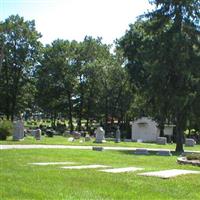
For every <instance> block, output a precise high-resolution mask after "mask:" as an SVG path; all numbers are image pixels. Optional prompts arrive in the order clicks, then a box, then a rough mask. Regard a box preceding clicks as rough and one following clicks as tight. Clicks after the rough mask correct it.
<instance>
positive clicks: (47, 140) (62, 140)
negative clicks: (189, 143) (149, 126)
mask: <svg viewBox="0 0 200 200" xmlns="http://www.w3.org/2000/svg"><path fill="white" fill-rule="evenodd" d="M81 141H82V142H81ZM0 144H53V145H56V144H57V145H59V144H60V145H74V146H77V145H79V146H111V147H136V148H137V147H138V148H152V149H171V150H175V148H176V144H167V145H158V144H155V143H137V142H120V143H115V142H114V141H107V142H106V143H103V144H97V143H94V139H93V140H92V141H89V142H84V138H81V139H79V140H76V141H73V142H69V141H68V138H66V137H63V136H54V137H53V138H51V137H46V136H42V139H41V140H35V138H34V137H32V136H27V137H25V138H24V140H22V141H13V140H12V137H8V139H7V140H6V141H0ZM184 149H185V150H190V151H200V145H195V146H194V147H184Z"/></svg>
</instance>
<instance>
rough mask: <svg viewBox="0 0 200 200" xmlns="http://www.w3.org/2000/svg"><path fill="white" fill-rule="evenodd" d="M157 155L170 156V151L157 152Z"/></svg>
mask: <svg viewBox="0 0 200 200" xmlns="http://www.w3.org/2000/svg"><path fill="white" fill-rule="evenodd" d="M157 155H159V156H172V154H171V152H170V150H167V149H166V150H159V151H158V153H157Z"/></svg>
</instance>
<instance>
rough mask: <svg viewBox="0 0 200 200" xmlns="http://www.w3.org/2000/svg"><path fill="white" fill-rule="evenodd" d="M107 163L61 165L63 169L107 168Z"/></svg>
mask: <svg viewBox="0 0 200 200" xmlns="http://www.w3.org/2000/svg"><path fill="white" fill-rule="evenodd" d="M107 167H110V166H106V165H82V166H67V167H61V168H62V169H95V168H107Z"/></svg>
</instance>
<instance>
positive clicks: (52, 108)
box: [37, 39, 77, 131]
mask: <svg viewBox="0 0 200 200" xmlns="http://www.w3.org/2000/svg"><path fill="white" fill-rule="evenodd" d="M76 48H77V42H75V41H73V42H69V41H65V40H60V39H59V40H55V41H53V42H52V44H51V45H47V46H46V47H45V48H44V55H43V59H42V61H41V66H38V73H37V74H38V81H37V89H38V95H37V102H38V105H39V106H40V107H41V108H42V109H43V111H44V112H45V113H48V114H50V115H51V116H52V119H53V121H54V122H55V119H56V118H57V115H58V113H62V114H64V113H67V116H68V119H69V126H70V130H71V131H72V130H73V123H72V113H73V100H72V98H73V97H74V96H75V94H74V91H75V86H76V84H77V83H76V73H75V72H76V69H75V50H76Z"/></svg>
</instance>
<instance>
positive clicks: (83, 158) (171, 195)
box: [0, 149, 200, 200]
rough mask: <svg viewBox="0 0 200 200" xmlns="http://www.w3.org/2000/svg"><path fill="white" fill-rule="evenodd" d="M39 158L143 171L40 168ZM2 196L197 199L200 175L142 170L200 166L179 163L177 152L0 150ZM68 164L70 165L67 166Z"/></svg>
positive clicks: (72, 199)
mask: <svg viewBox="0 0 200 200" xmlns="http://www.w3.org/2000/svg"><path fill="white" fill-rule="evenodd" d="M35 162H75V164H71V165H77V166H80V165H93V164H98V165H107V166H111V167H112V168H115V167H139V168H143V170H141V171H136V172H126V173H117V174H114V173H106V172H102V171H99V169H78V170H77V169H76V170H73V169H62V168H61V167H62V166H66V165H46V166H37V165H31V164H30V163H35ZM0 163H1V164H0V183H1V187H0V196H1V199H4V200H7V199H15V200H23V199H24V200H25V199H26V200H29V199H37V200H39V199H41V200H43V199H53V200H61V199H66V200H78V199H83V200H89V199H90V200H98V199H99V200H100V199H101V200H103V199H106V200H112V199H117V200H119V199H120V200H132V199H134V200H137V199H138V200H153V199H156V200H161V199H162V200H176V199H181V200H188V199H191V200H198V199H200V190H199V188H200V174H189V175H182V176H177V177H174V178H171V179H161V178H157V177H145V176H139V175H138V173H141V172H149V171H158V170H169V169H187V170H196V171H199V172H200V168H199V167H195V166H190V165H179V164H177V155H173V156H169V157H168V156H162V157H161V156H158V155H155V154H150V155H135V154H134V153H133V152H132V151H110V150H109V151H108V150H106V151H102V152H98V151H92V150H75V149H73V150H72V149H26V150H24V149H17V150H16V149H12V150H1V151H0ZM67 166H69V165H67Z"/></svg>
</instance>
